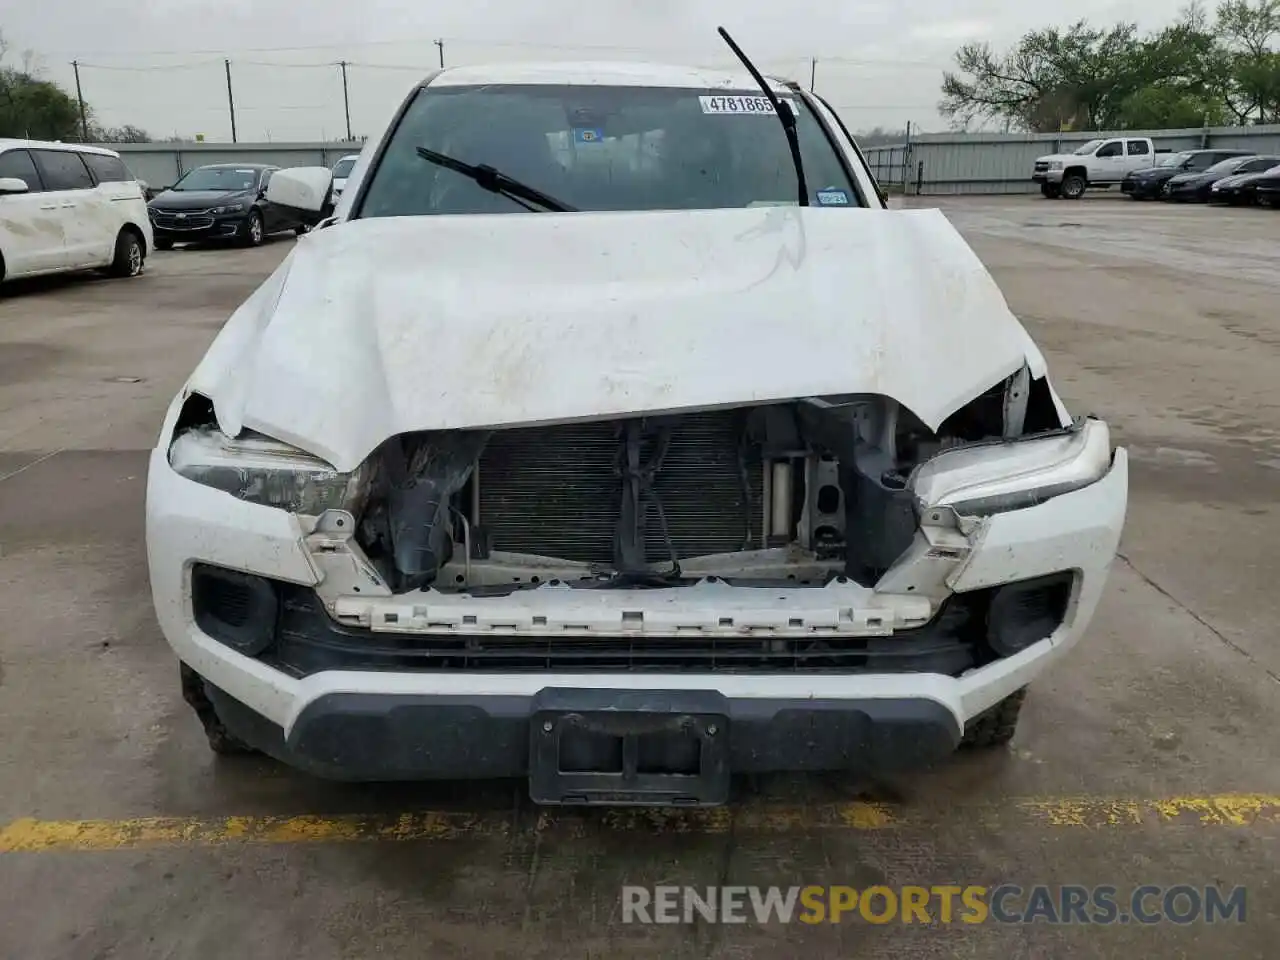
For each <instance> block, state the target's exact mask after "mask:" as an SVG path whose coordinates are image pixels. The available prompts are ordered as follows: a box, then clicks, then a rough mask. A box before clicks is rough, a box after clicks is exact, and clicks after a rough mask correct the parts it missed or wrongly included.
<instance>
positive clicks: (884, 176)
mask: <svg viewBox="0 0 1280 960" xmlns="http://www.w3.org/2000/svg"><path fill="white" fill-rule="evenodd" d="M1098 137H1150V138H1151V139H1152V140H1154V141H1155V145H1156V149H1157V150H1171V151H1177V150H1198V149H1200V148H1202V147H1220V148H1222V149H1230V150H1252V151H1256V152H1257V153H1274V154H1277V155H1280V125H1271V126H1259V127H1208V128H1206V129H1202V130H1126V131H1122V132H1119V133H1116V132H1101V133H1092V132H1081V133H1035V134H1023V135H1018V134H1000V133H927V134H924V135H922V136H920V137H918V138H913V139H912V142H911V143H910V144H909V145H904V144H893V145H890V146H882V147H866V148H864V149H863V153H864V154H866V157H867V162H868V163H869V164H870V165H871V169H872V172H873V173H874V174H875V176H876V178H877V179H878V180H879V181H880V183H881V184H882V185H883V186H885V187H887V188H891V189H895V190H896V189H901V188H902V186H903V184H904V182H905V184H906V190H907V192H909V193H915V192H916V187H917V184H918V185H919V187H920V192H922V193H924V194H958V193H1035V192H1038V191H1039V187H1038V186H1037V185H1036V184H1034V183H1033V182H1032V181H1031V168H1032V165H1033V164H1034V163H1035V159H1036V157H1042V156H1044V155H1045V154H1048V153H1062V152H1070V151H1072V150H1074V149H1075V148H1076V147H1078V146H1080V145H1081V144H1083V143H1085V142H1087V141H1089V140H1093V139H1095V138H1098Z"/></svg>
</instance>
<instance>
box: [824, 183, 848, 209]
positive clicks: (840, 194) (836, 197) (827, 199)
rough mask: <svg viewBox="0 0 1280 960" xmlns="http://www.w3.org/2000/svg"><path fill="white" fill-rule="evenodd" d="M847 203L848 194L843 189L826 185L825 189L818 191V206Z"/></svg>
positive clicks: (845, 204)
mask: <svg viewBox="0 0 1280 960" xmlns="http://www.w3.org/2000/svg"><path fill="white" fill-rule="evenodd" d="M848 205H849V194H847V193H846V192H845V191H843V190H837V189H836V188H835V187H827V189H825V190H819V191H818V206H820V207H847V206H848Z"/></svg>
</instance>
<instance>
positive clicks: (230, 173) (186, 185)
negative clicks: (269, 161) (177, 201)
mask: <svg viewBox="0 0 1280 960" xmlns="http://www.w3.org/2000/svg"><path fill="white" fill-rule="evenodd" d="M257 182H258V171H257V170H254V169H251V168H249V167H197V168H196V169H195V170H192V171H191V172H190V173H188V174H187V175H186V176H184V177H183V178H182V179H181V180H179V181H178V182H177V183H175V184H174V185H173V187H172V189H174V190H226V191H231V190H237V191H238V190H252V189H253V187H254V184H256V183H257Z"/></svg>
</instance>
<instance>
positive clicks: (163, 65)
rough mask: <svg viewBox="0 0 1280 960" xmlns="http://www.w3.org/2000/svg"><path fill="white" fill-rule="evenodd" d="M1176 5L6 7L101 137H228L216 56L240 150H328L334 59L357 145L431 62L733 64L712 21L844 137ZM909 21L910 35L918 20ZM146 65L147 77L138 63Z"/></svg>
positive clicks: (928, 122)
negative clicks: (971, 45)
mask: <svg viewBox="0 0 1280 960" xmlns="http://www.w3.org/2000/svg"><path fill="white" fill-rule="evenodd" d="M1183 3H1184V0H1118V2H1113V0H1076V2H1074V3H1072V4H1071V5H1070V7H1065V6H1062V5H1058V6H1053V5H1048V6H1046V5H1043V4H1028V3H1025V2H1022V0H915V2H914V3H911V4H909V5H904V4H901V3H894V2H890V0H859V2H843V3H837V2H835V0H791V2H790V3H789V4H784V3H780V2H777V0H773V2H765V0H733V2H729V0H630V2H624V0H579V2H576V3H575V2H568V0H541V2H539V3H527V2H518V0H471V2H464V3H457V4H449V5H443V4H437V3H410V2H405V0H309V2H305V3H299V2H296V0H294V2H291V0H151V2H148V0H143V2H141V3H135V4H104V3H101V2H100V0H32V2H28V3H12V4H4V5H3V9H2V12H0V31H3V33H4V36H5V39H6V40H7V42H8V44H9V55H8V61H9V62H10V63H19V62H21V56H22V52H23V51H25V50H31V51H33V52H34V53H35V55H36V57H37V61H36V62H37V63H38V64H40V66H41V68H42V72H43V73H44V75H45V76H46V77H47V78H49V79H52V80H55V81H57V82H58V83H61V84H63V85H64V86H65V87H66V88H67V89H68V90H71V91H74V89H75V85H74V78H73V75H72V69H71V66H70V63H69V61H71V60H73V59H78V60H79V61H80V63H81V67H80V75H81V82H82V84H83V87H84V96H85V99H86V100H87V101H88V103H89V104H90V106H91V107H92V109H93V110H94V112H95V113H96V115H97V117H98V119H99V120H100V121H102V122H103V123H105V124H107V125H109V126H117V125H120V124H124V123H132V124H134V125H136V126H140V127H143V128H144V129H146V130H148V131H150V132H151V133H152V134H153V135H155V136H169V135H173V134H174V133H178V134H182V135H186V136H190V135H195V134H203V135H204V137H205V138H206V139H208V140H229V139H230V138H231V131H230V124H229V121H228V116H227V91H226V76H225V74H224V70H223V58H230V59H231V61H232V63H231V70H232V80H233V87H234V92H235V100H236V121H237V128H238V134H239V139H240V140H241V141H261V140H268V139H269V140H273V141H286V140H315V139H320V138H322V137H323V138H328V139H334V138H339V137H341V136H342V135H343V134H344V133H345V120H344V117H343V109H342V85H341V78H340V74H339V71H338V68H337V67H336V66H334V65H333V64H334V63H335V62H336V61H339V60H347V61H350V62H351V66H349V67H348V68H347V69H348V81H349V90H350V102H351V124H352V128H353V131H354V133H355V134H356V135H357V136H359V135H360V134H365V135H372V134H375V133H377V132H378V130H379V127H380V125H381V124H382V123H384V122H385V120H386V119H387V117H388V115H389V114H390V113H391V111H392V110H394V109H395V107H396V105H397V104H398V103H399V101H400V99H401V98H402V97H403V96H404V94H405V92H406V91H407V90H408V89H409V87H410V85H411V84H412V83H413V82H414V81H415V80H416V79H417V78H418V77H420V76H421V75H422V74H423V73H424V72H426V71H427V70H428V69H430V68H432V67H434V66H435V65H436V64H437V62H438V61H437V56H438V51H437V48H436V46H435V44H434V42H433V41H434V40H435V39H436V38H441V37H442V38H444V56H445V62H446V63H447V64H462V63H483V62H487V61H495V60H561V59H609V60H613V59H630V60H637V59H639V60H662V61H668V62H676V63H691V64H697V65H705V66H713V65H717V66H718V65H724V66H727V65H730V64H731V63H733V62H734V61H733V60H732V54H730V53H729V51H728V50H727V49H725V48H724V47H723V45H722V44H721V42H720V40H719V37H717V36H716V34H715V28H716V26H718V25H724V26H725V27H726V28H727V29H728V30H729V31H730V33H732V34H733V35H734V38H735V39H736V40H737V41H738V43H739V44H740V45H741V46H743V47H744V48H745V49H746V51H747V52H748V53H749V54H750V55H751V56H752V57H753V58H754V59H755V60H756V61H757V63H758V64H759V65H760V66H761V67H762V69H764V70H765V71H766V72H770V73H777V74H783V75H787V76H791V77H793V78H796V79H800V80H802V81H804V82H806V83H807V82H808V78H809V69H810V68H809V58H811V57H816V58H817V61H818V62H817V89H818V92H819V93H822V94H823V95H824V96H826V97H827V99H828V100H829V101H830V102H831V103H832V104H833V105H834V106H836V107H837V109H839V110H840V112H841V113H842V114H843V116H844V118H845V121H846V123H848V125H849V126H850V127H852V128H855V129H862V130H865V129H869V128H871V127H874V126H884V127H892V128H901V127H902V126H903V124H904V123H905V122H906V121H908V120H909V121H911V122H912V124H913V126H923V128H924V129H926V130H928V129H934V130H940V129H945V123H944V121H943V120H942V119H941V118H940V117H939V116H938V113H937V107H936V104H937V100H938V86H939V83H940V82H941V77H942V70H943V69H944V68H945V67H946V66H947V65H948V63H949V60H950V56H951V54H952V52H953V51H954V50H955V48H956V47H957V46H958V45H959V44H961V43H964V42H966V41H969V40H989V41H991V42H992V43H993V44H995V45H996V46H998V47H1004V46H1007V45H1008V44H1009V43H1011V42H1012V41H1014V40H1016V39H1017V38H1018V37H1019V36H1020V35H1021V34H1022V33H1024V32H1025V31H1026V30H1028V29H1033V28H1036V27H1042V26H1046V25H1048V24H1049V23H1050V22H1053V21H1054V20H1056V21H1057V22H1059V23H1065V22H1068V21H1070V20H1074V19H1077V18H1081V17H1083V18H1086V19H1089V20H1091V21H1094V22H1097V23H1111V22H1115V21H1117V20H1131V21H1136V22H1137V23H1138V25H1139V26H1140V27H1141V28H1143V29H1147V28H1153V27H1158V26H1160V25H1162V24H1164V23H1167V22H1168V21H1169V20H1171V19H1173V17H1174V16H1175V15H1176V13H1177V10H1178V8H1179V7H1181V6H1182V5H1183ZM912 24H915V25H914V26H913V25H912ZM145 68H154V69H150V70H148V69H145Z"/></svg>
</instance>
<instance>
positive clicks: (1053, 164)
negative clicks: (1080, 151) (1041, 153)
mask: <svg viewBox="0 0 1280 960" xmlns="http://www.w3.org/2000/svg"><path fill="white" fill-rule="evenodd" d="M1049 169H1050V170H1061V169H1062V161H1061V160H1050V161H1049Z"/></svg>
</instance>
